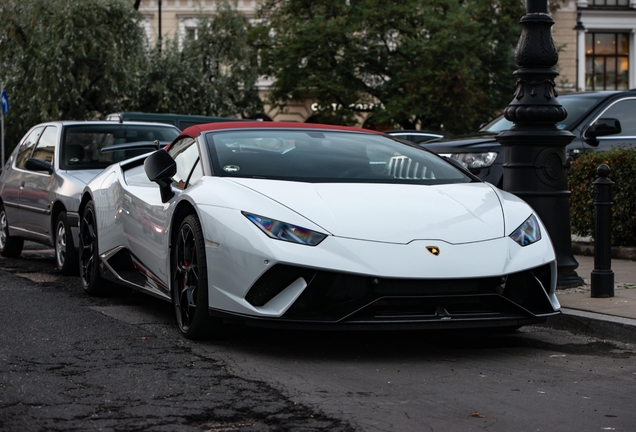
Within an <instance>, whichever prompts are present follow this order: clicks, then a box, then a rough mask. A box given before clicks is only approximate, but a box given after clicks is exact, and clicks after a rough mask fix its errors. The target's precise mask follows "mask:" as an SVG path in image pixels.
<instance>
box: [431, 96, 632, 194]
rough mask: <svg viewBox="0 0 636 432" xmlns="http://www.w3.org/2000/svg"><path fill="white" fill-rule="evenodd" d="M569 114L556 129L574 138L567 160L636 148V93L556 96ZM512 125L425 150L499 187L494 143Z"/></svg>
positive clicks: (499, 149) (495, 124) (500, 152)
mask: <svg viewBox="0 0 636 432" xmlns="http://www.w3.org/2000/svg"><path fill="white" fill-rule="evenodd" d="M558 101H559V102H560V103H561V105H563V107H565V109H566V110H567V112H568V116H567V118H566V119H565V120H564V121H563V122H562V123H560V124H558V125H557V126H558V127H559V128H560V129H565V130H568V131H570V132H572V133H573V134H574V140H573V141H572V143H571V144H569V145H568V146H567V147H566V151H567V156H568V158H574V157H576V156H577V155H578V154H580V153H582V152H586V151H606V150H608V149H610V148H611V147H613V146H633V145H634V144H636V90H630V91H599V92H587V93H572V94H565V95H562V96H559V98H558ZM511 127H512V123H511V122H510V121H508V120H506V119H505V118H504V117H503V116H500V117H498V118H496V119H495V120H493V121H492V122H490V123H488V124H487V125H485V126H483V127H482V128H481V129H480V130H479V131H478V132H477V133H475V134H472V135H466V136H462V137H455V138H450V139H439V140H435V141H432V142H427V143H426V144H425V145H426V148H427V149H429V150H431V151H434V152H436V153H438V154H440V155H444V156H448V157H451V158H453V159H455V160H457V161H459V162H461V163H462V164H463V165H464V166H465V167H467V168H468V169H469V170H470V171H471V172H472V173H473V174H475V175H477V176H478V177H479V178H481V179H483V180H484V181H487V182H490V183H492V184H494V185H496V186H498V187H501V186H502V185H503V163H504V147H503V146H502V145H501V144H499V142H498V141H497V140H496V139H495V137H496V136H497V134H498V133H499V132H501V131H504V130H507V129H510V128H511Z"/></svg>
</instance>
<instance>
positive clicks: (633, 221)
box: [568, 148, 636, 246]
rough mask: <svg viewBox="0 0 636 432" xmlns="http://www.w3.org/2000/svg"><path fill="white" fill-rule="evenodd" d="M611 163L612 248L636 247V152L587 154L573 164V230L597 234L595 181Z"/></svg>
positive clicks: (632, 149) (632, 150)
mask: <svg viewBox="0 0 636 432" xmlns="http://www.w3.org/2000/svg"><path fill="white" fill-rule="evenodd" d="M601 164H607V165H608V166H609V167H610V169H611V172H610V174H609V177H608V178H609V179H610V180H612V181H613V182H614V185H613V186H612V195H613V203H614V204H613V206H612V245H615V246H619V245H620V246H634V245H636V149H634V148H613V149H612V150H610V151H608V152H603V153H596V152H587V153H584V154H583V155H581V156H580V157H578V158H577V159H576V160H574V161H573V162H572V167H571V168H570V172H569V174H568V182H569V188H570V190H571V192H572V195H571V197H570V218H571V229H572V232H573V233H575V234H579V235H581V236H589V235H593V229H594V185H593V183H594V181H595V180H596V179H597V178H598V174H597V172H596V169H597V168H598V166H599V165H601Z"/></svg>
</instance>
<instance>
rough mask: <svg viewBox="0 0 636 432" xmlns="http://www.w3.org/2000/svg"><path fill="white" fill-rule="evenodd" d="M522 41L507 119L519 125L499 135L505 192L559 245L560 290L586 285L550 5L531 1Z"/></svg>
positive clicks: (505, 112)
mask: <svg viewBox="0 0 636 432" xmlns="http://www.w3.org/2000/svg"><path fill="white" fill-rule="evenodd" d="M526 12H527V13H526V15H525V16H523V17H522V18H521V21H520V23H521V27H522V31H521V37H520V38H519V43H518V44H517V49H516V50H515V62H516V63H517V65H518V66H519V69H518V70H517V71H515V72H514V74H515V76H516V77H517V88H516V92H515V95H514V99H513V100H512V102H510V105H508V107H507V108H506V109H505V111H504V116H505V117H506V118H507V119H508V120H510V121H511V122H513V123H514V126H513V127H512V128H510V129H509V130H507V131H504V132H501V133H500V134H499V135H497V140H498V141H499V142H500V143H501V144H502V145H503V146H504V147H505V153H504V155H505V156H504V175H503V189H504V190H506V191H509V192H512V193H514V194H515V195H517V196H519V197H520V198H522V199H523V200H525V201H526V202H527V203H528V204H530V205H531V206H532V207H533V208H534V209H535V211H536V212H537V214H538V215H539V217H540V218H541V219H542V220H543V222H544V224H545V225H546V227H547V229H548V233H549V235H550V238H551V239H552V242H553V244H554V249H555V252H556V258H557V272H558V273H557V285H559V286H562V287H566V286H577V285H581V284H582V283H583V279H581V278H580V277H579V276H578V275H577V274H576V268H577V267H578V266H579V264H578V262H577V261H576V260H575V259H574V255H573V254H572V238H571V232H570V208H569V205H570V191H569V190H568V182H567V167H568V161H567V158H566V152H565V146H566V145H568V144H569V143H570V142H571V141H572V140H573V139H574V135H572V133H570V132H569V131H566V130H563V129H559V128H558V127H557V126H556V124H557V123H558V122H561V121H563V120H564V119H565V118H566V116H567V112H566V110H565V108H563V107H562V106H561V104H560V103H559V102H558V101H557V99H556V97H557V94H556V91H555V89H554V87H555V83H554V79H555V78H556V77H557V76H558V75H559V74H558V72H557V71H555V70H554V69H552V68H553V66H554V65H556V63H557V61H558V59H559V56H558V54H557V50H556V47H555V45H554V40H553V39H552V34H551V32H550V29H551V27H552V25H553V24H554V21H553V20H552V17H551V16H550V15H549V14H548V0H527V2H526Z"/></svg>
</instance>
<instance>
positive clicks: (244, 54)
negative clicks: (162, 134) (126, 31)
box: [137, 1, 263, 117]
mask: <svg viewBox="0 0 636 432" xmlns="http://www.w3.org/2000/svg"><path fill="white" fill-rule="evenodd" d="M216 6H217V13H216V14H215V15H213V16H206V15H201V16H200V17H199V19H198V22H197V28H196V38H195V39H193V40H186V41H184V42H183V43H182V44H181V46H179V43H178V42H177V41H176V40H174V41H172V42H168V43H167V44H166V46H165V48H164V49H163V50H162V52H161V53H158V52H157V51H156V50H154V51H151V52H150V53H149V57H148V65H147V69H146V75H145V76H144V79H143V80H142V81H141V84H140V89H139V93H138V96H137V106H138V108H139V110H141V111H145V112H174V113H179V114H199V115H209V116H220V117H233V116H237V115H239V116H242V117H252V116H253V115H255V114H258V113H260V112H261V111H262V109H263V105H262V101H261V99H260V98H259V96H258V89H257V88H256V81H257V79H258V74H257V69H256V63H255V59H256V56H255V54H254V52H253V50H252V48H251V47H250V45H249V41H248V34H249V28H250V25H249V21H248V20H247V18H246V17H245V15H244V14H242V13H240V12H239V11H237V10H236V9H235V8H233V7H232V6H231V5H230V4H229V3H228V2H226V1H220V2H216Z"/></svg>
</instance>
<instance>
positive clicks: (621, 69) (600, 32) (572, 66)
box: [138, 0, 636, 124]
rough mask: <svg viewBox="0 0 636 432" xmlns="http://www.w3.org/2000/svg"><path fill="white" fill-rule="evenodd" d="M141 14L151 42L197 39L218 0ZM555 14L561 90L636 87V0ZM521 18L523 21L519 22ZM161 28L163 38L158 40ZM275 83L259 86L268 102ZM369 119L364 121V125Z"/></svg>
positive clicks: (277, 116)
mask: <svg viewBox="0 0 636 432" xmlns="http://www.w3.org/2000/svg"><path fill="white" fill-rule="evenodd" d="M138 3H139V11H140V12H141V13H142V15H143V17H144V21H143V26H144V28H145V30H146V33H147V35H148V38H149V39H150V40H151V41H154V42H155V43H165V41H166V40H167V39H171V38H178V40H180V41H181V40H184V39H185V38H194V37H196V17H197V15H198V14H200V13H214V10H215V1H214V0H141V1H139V2H138ZM259 4H260V0H237V3H236V6H237V7H238V10H239V11H241V12H243V13H245V14H246V15H247V16H248V18H255V11H256V8H257V7H258V5H259ZM556 5H557V8H556V9H555V10H554V11H553V12H552V15H553V19H554V26H553V27H552V31H553V37H554V41H555V44H556V46H557V49H558V50H559V63H558V64H557V66H556V69H557V70H558V72H559V74H560V75H559V76H558V77H557V82H556V83H557V89H558V90H559V91H560V92H561V93H563V92H573V91H585V90H626V89H630V88H636V0H558V1H556ZM519 18H521V17H519ZM159 29H161V35H162V37H161V38H158V34H159ZM270 84H271V81H268V80H266V79H263V80H261V81H260V82H259V91H260V93H261V97H262V98H263V99H264V100H265V97H266V95H267V92H268V87H269V85H270ZM312 102H313V101H305V102H299V103H296V104H292V105H289V106H287V107H286V108H285V109H284V110H279V109H276V108H272V107H269V106H266V109H265V114H266V115H267V116H268V117H269V118H271V119H273V120H277V121H294V122H304V121H307V120H309V121H311V118H312V116H313V115H314V114H315V110H313V109H312ZM363 121H364V118H362V117H361V118H360V122H361V124H362V122H363Z"/></svg>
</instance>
